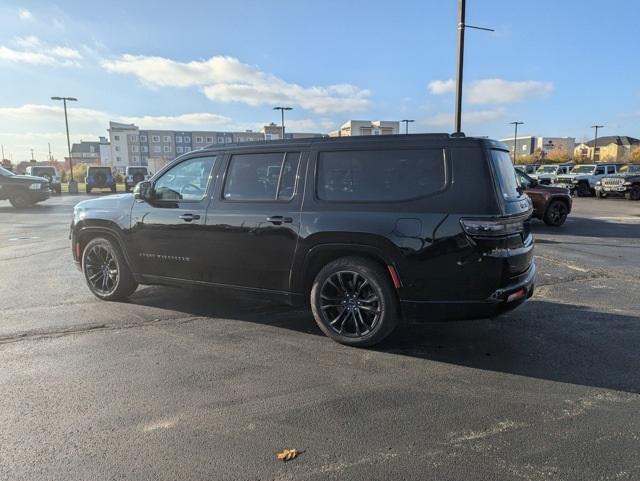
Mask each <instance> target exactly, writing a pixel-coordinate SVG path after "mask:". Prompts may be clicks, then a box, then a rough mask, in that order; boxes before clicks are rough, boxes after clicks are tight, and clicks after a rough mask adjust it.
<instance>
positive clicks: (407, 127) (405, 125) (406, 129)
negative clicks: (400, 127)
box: [400, 119, 415, 135]
mask: <svg viewBox="0 0 640 481" xmlns="http://www.w3.org/2000/svg"><path fill="white" fill-rule="evenodd" d="M400 122H404V133H405V135H409V123H410V122H415V120H413V119H404V120H401V121H400Z"/></svg>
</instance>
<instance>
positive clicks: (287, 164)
mask: <svg viewBox="0 0 640 481" xmlns="http://www.w3.org/2000/svg"><path fill="white" fill-rule="evenodd" d="M299 162H300V152H288V153H287V154H285V153H283V152H271V153H264V154H240V155H234V156H232V157H231V161H230V162H229V169H228V173H227V180H226V182H225V186H224V198H225V199H226V200H284V201H286V200H291V199H292V198H293V194H294V192H295V184H296V176H297V172H298V164H299Z"/></svg>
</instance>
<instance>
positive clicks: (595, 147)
mask: <svg viewBox="0 0 640 481" xmlns="http://www.w3.org/2000/svg"><path fill="white" fill-rule="evenodd" d="M603 127H604V125H592V126H591V128H592V129H596V138H595V140H594V141H593V161H594V162H595V161H596V150H597V149H598V129H601V128H603ZM598 160H600V158H599V157H598Z"/></svg>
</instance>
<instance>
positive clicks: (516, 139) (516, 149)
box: [509, 122, 524, 164]
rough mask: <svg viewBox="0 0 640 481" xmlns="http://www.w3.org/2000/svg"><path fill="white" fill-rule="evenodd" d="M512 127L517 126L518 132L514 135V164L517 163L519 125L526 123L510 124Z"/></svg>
mask: <svg viewBox="0 0 640 481" xmlns="http://www.w3.org/2000/svg"><path fill="white" fill-rule="evenodd" d="M509 123H510V124H511V125H515V126H516V130H515V132H514V133H513V163H514V164H515V163H516V155H518V125H522V124H524V122H509Z"/></svg>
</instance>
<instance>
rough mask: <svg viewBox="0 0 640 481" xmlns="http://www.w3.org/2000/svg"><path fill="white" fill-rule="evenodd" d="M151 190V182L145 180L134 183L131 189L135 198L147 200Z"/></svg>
mask: <svg viewBox="0 0 640 481" xmlns="http://www.w3.org/2000/svg"><path fill="white" fill-rule="evenodd" d="M152 192H153V187H152V186H151V182H149V181H148V180H146V181H144V182H139V183H138V185H136V187H135V189H134V191H133V196H134V197H135V198H136V199H141V200H149V199H150V198H151V193H152Z"/></svg>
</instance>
